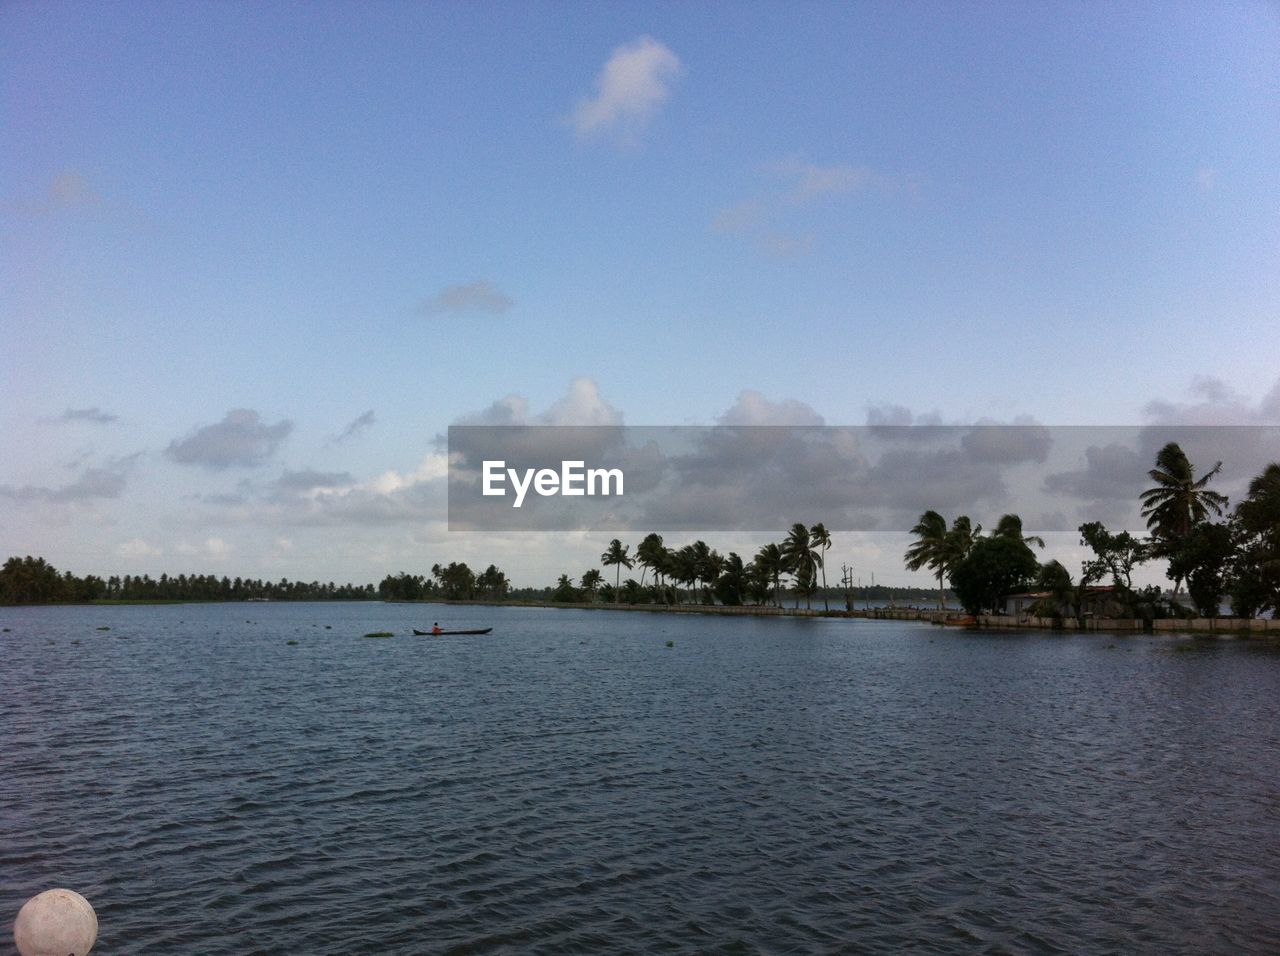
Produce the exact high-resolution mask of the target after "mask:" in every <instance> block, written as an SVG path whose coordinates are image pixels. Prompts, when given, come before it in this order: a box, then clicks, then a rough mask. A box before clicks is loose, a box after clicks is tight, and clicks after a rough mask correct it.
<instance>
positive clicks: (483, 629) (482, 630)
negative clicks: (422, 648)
mask: <svg viewBox="0 0 1280 956" xmlns="http://www.w3.org/2000/svg"><path fill="white" fill-rule="evenodd" d="M492 630H493V628H491V627H479V628H476V629H474V630H470V631H436V632H435V633H434V634H432V633H431V632H430V631H420V630H418V629H417V628H416V627H415V628H414V629H413V633H414V634H416V635H417V636H418V637H439V636H441V635H444V634H488V633H489V632H490V631H492Z"/></svg>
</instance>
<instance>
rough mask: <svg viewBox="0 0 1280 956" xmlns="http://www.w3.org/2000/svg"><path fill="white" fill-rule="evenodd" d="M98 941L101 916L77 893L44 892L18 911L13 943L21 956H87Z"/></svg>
mask: <svg viewBox="0 0 1280 956" xmlns="http://www.w3.org/2000/svg"><path fill="white" fill-rule="evenodd" d="M97 939H98V914H97V913H95V912H94V911H93V907H92V906H90V905H89V901H88V900H86V899H85V898H84V897H83V896H81V895H80V894H79V893H77V892H75V891H74V890H63V889H57V890H45V891H44V892H43V893H39V894H37V895H35V896H33V897H31V899H29V900H27V902H26V903H25V904H24V905H23V907H22V909H20V910H18V918H17V919H16V920H14V923H13V941H14V942H15V943H16V944H17V946H18V952H19V953H21V954H22V956H85V954H86V953H88V952H89V950H91V949H92V948H93V944H94V943H95V942H97Z"/></svg>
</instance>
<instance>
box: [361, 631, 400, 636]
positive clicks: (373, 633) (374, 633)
mask: <svg viewBox="0 0 1280 956" xmlns="http://www.w3.org/2000/svg"><path fill="white" fill-rule="evenodd" d="M393 636H394V635H393V634H392V633H391V632H390V631H370V632H369V633H368V634H366V635H365V637H393Z"/></svg>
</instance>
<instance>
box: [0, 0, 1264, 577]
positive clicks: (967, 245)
mask: <svg viewBox="0 0 1280 956" xmlns="http://www.w3.org/2000/svg"><path fill="white" fill-rule="evenodd" d="M1278 79H1280V7H1277V6H1276V5H1275V4H1273V3H1264V2H1257V3H1244V2H1241V3H1232V2H1217V3H1201V2H1194V3H1176V2H1174V3H1132V4H1123V5H1120V4H1107V3H1094V2H1086V3H1079V2H1050V3H1039V4H1025V3H1010V4H1002V3H986V4H965V3H935V2H911V3H894V2H882V3H880V2H862V3H843V2H842V3H824V2H808V3H783V2H773V3H759V2H757V3H751V2H744V3H734V4H680V3H653V2H636V3H630V4H599V3H573V2H556V3H536V2H531V3H519V4H498V3H446V2H440V3H430V4H412V3H399V2H397V3H378V2H369V3H323V2H317V3H308V4H295V3H286V4H279V3H253V4H249V3H234V2H222V3H198V2H197V3H177V2H163V0H159V2H147V3H131V2H120V3H112V4H95V3H80V2H65V3H51V2H39V3H31V2H11V3H7V4H4V5H0V324H2V327H3V329H4V332H5V336H4V338H5V342H6V344H5V347H4V349H3V350H0V552H2V553H3V554H0V557H3V556H7V555H11V554H16V555H25V554H33V555H41V556H43V557H45V558H46V559H48V560H49V561H51V562H52V563H54V564H55V565H56V566H57V567H59V568H60V569H66V570H72V571H74V572H75V573H77V574H86V573H95V574H100V575H107V574H124V573H134V574H137V573H150V574H152V575H158V574H159V573H160V572H169V573H175V574H176V573H179V572H185V573H216V574H220V575H221V574H224V573H226V574H231V575H233V576H234V575H237V574H238V575H245V576H251V577H267V578H272V579H278V578H280V577H288V578H290V579H303V580H313V579H318V580H322V581H326V580H335V581H352V582H355V583H365V582H376V581H378V580H380V579H381V578H382V577H383V576H384V575H386V574H388V573H397V572H399V571H409V572H411V573H425V572H426V570H427V569H428V568H429V567H430V566H431V565H432V564H433V563H436V562H444V563H447V562H448V561H451V560H466V561H468V562H469V563H471V564H472V565H473V567H474V566H476V565H479V566H480V567H483V566H485V565H487V564H488V563H490V562H493V563H497V564H498V565H499V566H500V567H502V568H504V569H505V570H507V571H508V574H509V576H510V577H511V578H512V579H513V580H514V581H515V583H516V584H517V585H543V584H548V583H551V582H552V581H554V579H555V578H556V577H557V576H558V575H559V574H560V573H562V572H568V573H570V574H572V575H573V576H574V577H577V576H578V575H580V574H581V573H582V571H584V570H586V569H587V568H588V567H591V566H592V564H593V563H594V562H596V561H597V560H598V555H599V554H600V552H601V551H602V550H603V549H604V547H605V546H607V544H608V539H609V537H611V535H608V534H600V533H593V532H591V531H581V532H568V533H557V534H535V533H531V532H524V533H512V534H498V533H484V532H458V531H454V532H450V531H449V530H448V527H447V522H446V520H445V517H446V515H445V499H444V491H443V486H444V482H443V480H442V478H443V474H444V470H445V463H446V459H445V457H444V455H443V452H442V445H441V436H443V435H444V434H445V432H446V430H447V429H448V427H449V426H450V425H455V424H460V423H478V422H484V421H493V420H502V421H505V422H527V423H537V424H563V425H581V424H622V423H625V424H626V425H629V426H630V425H646V426H649V425H652V426H672V425H675V426H680V425H715V424H720V423H732V424H824V425H832V426H846V425H847V426H862V425H868V424H874V423H876V422H885V421H892V422H894V423H899V424H902V423H912V422H944V423H947V424H956V425H971V424H974V423H978V422H1002V423H1013V422H1017V423H1022V424H1024V425H1025V424H1033V425H1037V426H1040V425H1043V426H1047V427H1050V428H1053V427H1056V426H1111V425H1124V426H1146V427H1148V428H1156V429H1159V428H1172V427H1174V426H1177V425H1179V424H1186V423H1197V424H1267V425H1276V424H1280V362H1278V361H1277V355H1280V321H1277V319H1278V318H1280V316H1278V312H1280V308H1278V307H1280V281H1278V280H1280V175H1278V174H1280V83H1278V82H1277V80H1278ZM1171 434H1172V433H1171ZM1150 440H1153V439H1152V438H1151V433H1148V443H1149V442H1150ZM1103 447H1104V446H1102V445H1100V446H1099V449H1101V448H1103ZM1143 447H1144V448H1145V447H1146V446H1143ZM1095 457H1096V459H1097V460H1096V461H1094V460H1093V459H1089V460H1088V461H1087V462H1086V461H1083V460H1082V462H1081V463H1080V468H1081V469H1086V468H1087V467H1091V466H1093V465H1097V466H1098V467H1102V466H1103V463H1105V462H1106V461H1111V462H1112V464H1113V465H1114V463H1115V461H1116V460H1118V459H1117V457H1116V455H1115V454H1113V455H1112V456H1111V457H1110V458H1107V456H1106V455H1104V454H1102V452H1101V451H1099V453H1098V455H1096V456H1095ZM1120 457H1121V458H1123V455H1121V456H1120ZM1193 460H1194V459H1193ZM1140 464H1141V465H1142V467H1147V465H1146V463H1145V462H1141V463H1140ZM1197 464H1200V463H1199V462H1197ZM1211 465H1212V462H1211V461H1204V462H1203V465H1202V468H1207V467H1210V466H1211ZM1233 467H1235V468H1236V471H1235V472H1234V473H1233V471H1232V469H1233ZM1222 475H1223V480H1224V481H1227V482H1228V483H1231V482H1234V484H1233V485H1232V487H1233V488H1237V487H1239V486H1240V484H1241V483H1242V482H1247V480H1248V478H1249V477H1251V476H1250V475H1248V474H1243V473H1241V471H1240V467H1239V466H1237V465H1236V463H1234V462H1233V461H1231V460H1230V458H1228V460H1227V461H1226V464H1225V466H1224V469H1223V473H1222ZM1134 480H1135V481H1137V482H1138V483H1141V480H1142V476H1141V474H1140V473H1139V474H1138V475H1136V476H1135V478H1134ZM1060 487H1067V486H1066V485H1062V486H1060ZM1072 487H1075V486H1072ZM1063 493H1064V494H1065V493H1066V492H1063ZM934 506H935V505H934V504H933V502H931V501H925V500H921V501H920V502H919V508H918V510H919V511H923V510H925V509H926V508H930V507H934ZM823 517H824V516H823V515H819V514H814V515H802V514H797V515H796V516H795V518H794V520H796V521H804V522H806V523H813V522H817V521H822V520H823ZM974 517H975V520H982V521H984V523H986V524H989V525H994V523H995V519H996V518H997V517H998V515H997V514H990V515H985V514H984V515H975V516H974ZM654 530H661V529H654ZM904 530H905V529H904ZM785 531H786V527H785V526H784V527H780V528H779V529H778V532H777V535H776V536H775V537H776V539H780V538H781V537H782V536H783V535H784V534H785ZM1068 539H1071V540H1068ZM637 540H638V537H637ZM683 540H684V539H683V538H680V537H679V536H677V537H676V538H673V539H672V540H671V541H669V543H680V542H681V541H683ZM708 540H709V542H710V543H712V544H713V545H714V546H717V547H721V548H722V549H725V550H727V549H728V548H730V547H734V548H737V549H739V550H742V551H743V553H744V554H746V553H747V552H753V551H754V550H755V548H756V547H758V546H759V544H762V543H764V541H765V540H767V538H762V537H760V536H759V535H756V536H754V537H752V536H741V535H739V536H734V535H727V534H726V535H720V536H716V537H709V538H708ZM1073 540H1074V536H1072V535H1065V536H1063V537H1062V538H1061V540H1060V541H1059V542H1058V544H1059V546H1060V547H1061V548H1063V549H1065V550H1063V551H1062V552H1061V554H1062V556H1064V557H1072V558H1074V559H1075V560H1078V556H1074V555H1072V554H1071V552H1070V546H1071V544H1072V543H1073ZM901 550H902V549H901V541H898V540H897V539H894V540H890V536H888V535H887V534H886V535H883V536H882V537H880V538H876V537H874V536H872V537H870V538H866V537H864V538H858V537H857V536H854V535H846V536H845V540H844V541H843V542H842V541H841V540H840V538H839V536H837V537H836V539H835V544H834V547H833V550H832V552H831V554H830V556H829V558H828V562H829V566H831V567H838V566H840V565H841V564H843V563H848V564H849V565H850V566H852V567H853V568H854V569H855V574H856V575H857V576H859V577H862V578H863V579H864V580H865V579H869V577H870V575H871V574H872V573H875V574H876V576H877V580H879V581H884V582H887V583H897V584H910V583H921V584H924V585H927V584H928V583H929V579H928V577H927V573H922V574H919V575H916V574H911V573H909V572H906V571H905V570H904V569H903V568H902V566H901ZM1069 566H1070V565H1069Z"/></svg>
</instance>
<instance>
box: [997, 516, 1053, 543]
mask: <svg viewBox="0 0 1280 956" xmlns="http://www.w3.org/2000/svg"><path fill="white" fill-rule="evenodd" d="M992 536H993V537H996V538H1012V539H1013V540H1015V541H1021V542H1022V543H1023V544H1034V545H1036V546H1037V547H1039V548H1043V547H1044V538H1042V537H1040V536H1039V535H1038V534H1029V535H1027V536H1026V537H1023V534H1022V519H1021V518H1019V517H1018V516H1017V515H1013V514H1009V515H1001V516H1000V520H999V521H997V522H996V530H995V531H994V532H993V533H992Z"/></svg>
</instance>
